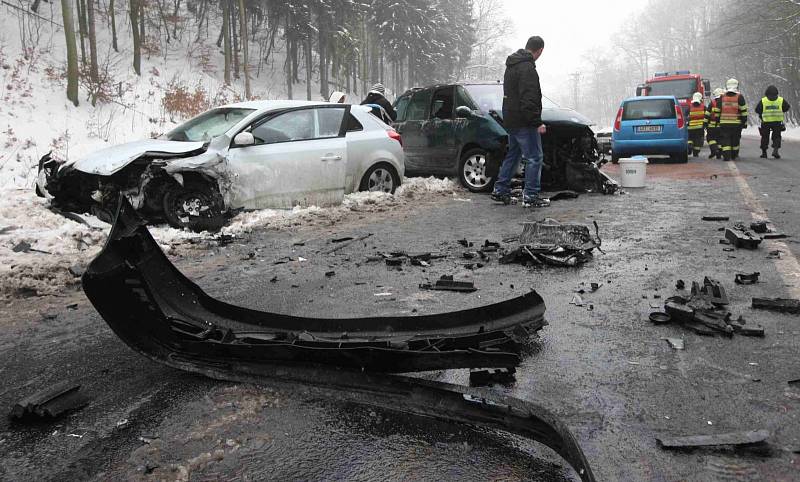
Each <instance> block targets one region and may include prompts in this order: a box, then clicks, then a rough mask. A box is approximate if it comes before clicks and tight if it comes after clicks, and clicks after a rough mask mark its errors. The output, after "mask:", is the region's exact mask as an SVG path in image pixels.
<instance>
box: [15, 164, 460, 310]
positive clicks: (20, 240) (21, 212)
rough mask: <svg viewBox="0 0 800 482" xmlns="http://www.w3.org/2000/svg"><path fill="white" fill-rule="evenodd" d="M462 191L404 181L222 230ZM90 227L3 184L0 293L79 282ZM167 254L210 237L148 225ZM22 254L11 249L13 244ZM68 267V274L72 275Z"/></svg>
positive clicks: (442, 182)
mask: <svg viewBox="0 0 800 482" xmlns="http://www.w3.org/2000/svg"><path fill="white" fill-rule="evenodd" d="M463 192H464V191H463V189H462V188H460V187H459V186H458V185H457V184H456V183H455V182H453V181H452V180H450V179H436V178H433V177H430V178H407V179H405V180H404V184H403V185H402V186H400V187H399V188H398V190H397V192H396V193H395V194H394V195H392V194H386V193H365V192H359V193H353V194H348V195H347V196H345V198H344V202H343V203H342V204H341V205H340V206H334V207H329V208H319V207H308V208H295V209H290V210H278V209H264V210H259V211H250V212H244V213H240V214H238V215H237V216H235V217H234V218H233V219H231V221H230V223H229V224H228V226H226V227H225V228H223V230H222V233H223V234H226V235H230V236H234V237H237V236H242V235H244V234H247V233H250V232H252V231H255V230H261V229H293V228H296V227H297V226H309V225H319V224H325V225H332V224H334V223H336V222H338V221H341V220H343V219H346V218H347V217H348V216H350V215H352V213H374V212H381V211H385V210H387V209H392V208H396V207H399V206H403V205H407V204H410V203H415V202H419V201H423V200H430V199H436V198H439V197H442V196H451V197H452V198H453V199H459V197H458V196H460V195H461V194H463ZM81 218H83V219H84V220H86V221H87V222H88V224H89V225H90V226H89V225H87V224H84V223H81V222H78V221H74V220H71V219H67V218H65V217H64V216H62V215H59V214H56V213H54V212H52V211H50V210H49V209H48V206H47V201H45V200H44V199H42V198H39V197H36V196H35V195H34V193H33V192H32V190H30V189H28V190H21V189H6V190H4V191H3V199H2V202H0V297H2V296H13V295H22V296H26V295H27V296H31V295H45V294H55V293H57V292H59V291H61V290H62V289H63V288H64V287H65V286H75V285H77V283H79V282H80V279H79V276H76V274H78V275H79V274H80V272H81V270H82V269H83V268H84V267H85V266H87V265H88V263H89V262H90V261H91V259H92V258H93V257H94V256H95V255H96V254H97V253H98V252H99V250H100V248H101V247H102V245H103V243H104V242H105V240H106V236H107V234H108V231H109V228H110V226H109V225H108V224H105V223H102V222H101V221H99V220H98V219H97V218H95V217H93V216H88V215H81ZM150 231H151V232H152V233H153V237H154V238H155V239H156V240H157V241H158V242H159V244H161V247H162V249H164V250H165V251H166V252H168V253H173V252H175V251H176V250H181V249H186V248H188V246H190V245H196V244H199V242H200V241H207V240H211V239H213V238H214V237H216V236H217V235H216V234H211V233H193V232H190V231H182V230H179V229H175V228H171V227H169V226H166V225H161V226H153V227H151V228H150ZM28 246H29V247H30V249H22V250H21V251H16V252H15V248H17V249H18V250H20V249H21V248H27V247H28ZM70 268H72V272H70Z"/></svg>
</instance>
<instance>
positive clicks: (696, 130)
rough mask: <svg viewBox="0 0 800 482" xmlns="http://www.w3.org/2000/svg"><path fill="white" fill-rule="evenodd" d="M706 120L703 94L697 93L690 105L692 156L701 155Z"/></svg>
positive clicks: (690, 149)
mask: <svg viewBox="0 0 800 482" xmlns="http://www.w3.org/2000/svg"><path fill="white" fill-rule="evenodd" d="M705 120H706V106H705V105H704V104H703V94H701V93H700V92H695V93H694V95H693V96H692V102H691V104H689V152H691V153H692V156H694V157H697V156H699V155H700V149H701V148H702V147H703V128H704V127H705Z"/></svg>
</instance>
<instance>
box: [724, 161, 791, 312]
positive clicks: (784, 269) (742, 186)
mask: <svg viewBox="0 0 800 482" xmlns="http://www.w3.org/2000/svg"><path fill="white" fill-rule="evenodd" d="M726 164H727V166H728V169H729V170H730V171H731V172H732V173H733V177H734V179H736V184H738V186H739V191H740V192H741V193H742V196H743V197H744V201H745V204H747V207H748V208H750V211H751V216H752V217H753V220H754V221H766V220H768V219H769V216H768V215H767V211H766V210H765V209H764V207H763V206H762V205H761V202H760V201H759V200H758V197H756V195H755V193H754V192H753V190H752V189H750V185H749V184H747V180H745V178H744V176H742V173H741V172H739V168H738V167H736V163H734V162H733V161H730V162H726ZM762 245H766V247H767V250H768V251H776V250H778V251H781V253H782V254H781V258H780V259H773V263H774V264H775V268H776V269H777V270H778V274H780V275H781V278H783V281H784V284H785V285H786V290H787V291H788V292H789V296H791V297H792V298H800V287H798V285H797V284H798V283H800V262H798V261H797V258H796V257H795V256H794V255H793V254H792V251H791V250H790V249H789V247H788V246H786V243H784V242H783V241H781V240H778V239H765V240H764V241H762Z"/></svg>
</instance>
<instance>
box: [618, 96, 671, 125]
mask: <svg viewBox="0 0 800 482" xmlns="http://www.w3.org/2000/svg"><path fill="white" fill-rule="evenodd" d="M674 118H675V102H674V101H672V100H671V99H647V100H632V101H630V102H626V103H625V107H624V108H623V111H622V120H646V119H674Z"/></svg>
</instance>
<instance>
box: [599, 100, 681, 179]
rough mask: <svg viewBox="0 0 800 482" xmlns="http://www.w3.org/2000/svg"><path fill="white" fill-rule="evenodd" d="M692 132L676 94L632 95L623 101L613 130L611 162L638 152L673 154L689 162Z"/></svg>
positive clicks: (674, 157)
mask: <svg viewBox="0 0 800 482" xmlns="http://www.w3.org/2000/svg"><path fill="white" fill-rule="evenodd" d="M688 149H689V132H688V130H687V129H686V119H685V118H684V115H683V110H682V109H681V105H680V103H679V102H678V99H676V98H675V97H674V96H671V95H659V96H647V97H631V98H628V99H625V100H624V101H622V105H621V106H620V108H619V112H617V118H616V120H615V121H614V131H613V132H612V133H611V162H613V163H615V164H616V163H617V162H619V160H620V158H623V157H630V156H634V155H651V154H655V155H669V156H670V158H671V159H672V160H674V161H677V162H688V161H689V155H688V153H689V151H688Z"/></svg>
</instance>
